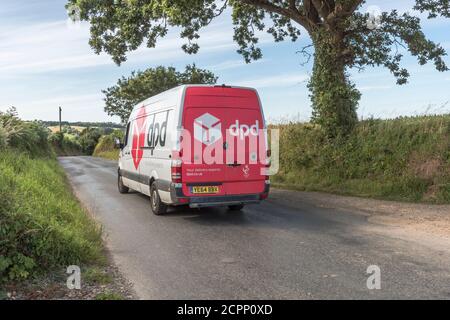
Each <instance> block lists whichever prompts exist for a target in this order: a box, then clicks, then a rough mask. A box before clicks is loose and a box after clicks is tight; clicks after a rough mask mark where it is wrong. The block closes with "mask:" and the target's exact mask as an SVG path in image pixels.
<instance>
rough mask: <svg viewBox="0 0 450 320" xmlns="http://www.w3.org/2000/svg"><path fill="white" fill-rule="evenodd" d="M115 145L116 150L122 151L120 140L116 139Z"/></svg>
mask: <svg viewBox="0 0 450 320" xmlns="http://www.w3.org/2000/svg"><path fill="white" fill-rule="evenodd" d="M115 144H116V148H118V149H121V150H122V149H123V147H124V146H123V143H122V142H120V139H119V138H116V139H115Z"/></svg>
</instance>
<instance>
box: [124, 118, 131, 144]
mask: <svg viewBox="0 0 450 320" xmlns="http://www.w3.org/2000/svg"><path fill="white" fill-rule="evenodd" d="M130 123H131V122H128V124H127V131H126V133H125V139H124V141H123V143H124V146H127V145H128V137H129V136H130Z"/></svg>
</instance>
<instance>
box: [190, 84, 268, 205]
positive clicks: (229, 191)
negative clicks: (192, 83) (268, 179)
mask: <svg viewBox="0 0 450 320" xmlns="http://www.w3.org/2000/svg"><path fill="white" fill-rule="evenodd" d="M183 127H184V129H185V130H187V131H188V132H189V141H184V142H183V143H182V145H183V148H184V149H185V150H183V153H184V154H185V157H184V160H183V165H182V181H183V192H184V194H185V195H187V196H194V195H196V193H194V192H195V191H196V190H210V191H211V194H209V195H233V194H234V195H238V194H258V193H262V192H263V191H264V186H265V185H264V184H265V182H264V181H265V176H264V175H262V172H263V171H262V170H263V167H264V164H263V163H264V161H265V156H266V142H265V139H264V130H263V129H264V119H263V115H262V112H261V107H260V104H259V99H258V95H257V93H256V91H254V90H251V89H241V88H229V87H189V88H187V89H186V94H185V104H184V110H183ZM187 153H189V156H188V157H187V158H186V154H187ZM197 186H206V188H200V189H198V188H197ZM210 186H213V187H214V188H208V187H210ZM194 187H195V188H194ZM206 196H208V195H206Z"/></svg>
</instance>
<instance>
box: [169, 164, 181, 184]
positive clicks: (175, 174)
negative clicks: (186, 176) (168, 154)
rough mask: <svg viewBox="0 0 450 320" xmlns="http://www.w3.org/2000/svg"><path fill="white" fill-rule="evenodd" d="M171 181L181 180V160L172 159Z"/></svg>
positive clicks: (179, 181)
mask: <svg viewBox="0 0 450 320" xmlns="http://www.w3.org/2000/svg"><path fill="white" fill-rule="evenodd" d="M171 171H172V182H173V183H181V182H182V162H181V160H173V161H172V168H171Z"/></svg>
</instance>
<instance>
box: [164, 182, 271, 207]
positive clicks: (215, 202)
mask: <svg viewBox="0 0 450 320" xmlns="http://www.w3.org/2000/svg"><path fill="white" fill-rule="evenodd" d="M269 191H270V184H266V185H265V188H264V192H263V193H261V194H244V195H227V196H208V197H192V196H191V197H186V196H185V195H184V194H183V189H182V188H181V187H176V185H175V184H173V183H172V184H171V186H170V196H171V199H172V203H173V204H174V205H183V204H185V205H189V206H190V207H191V208H203V207H220V206H231V205H240V204H251V203H259V202H260V201H261V199H262V195H267V194H268V193H269ZM183 200H184V201H183Z"/></svg>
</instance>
